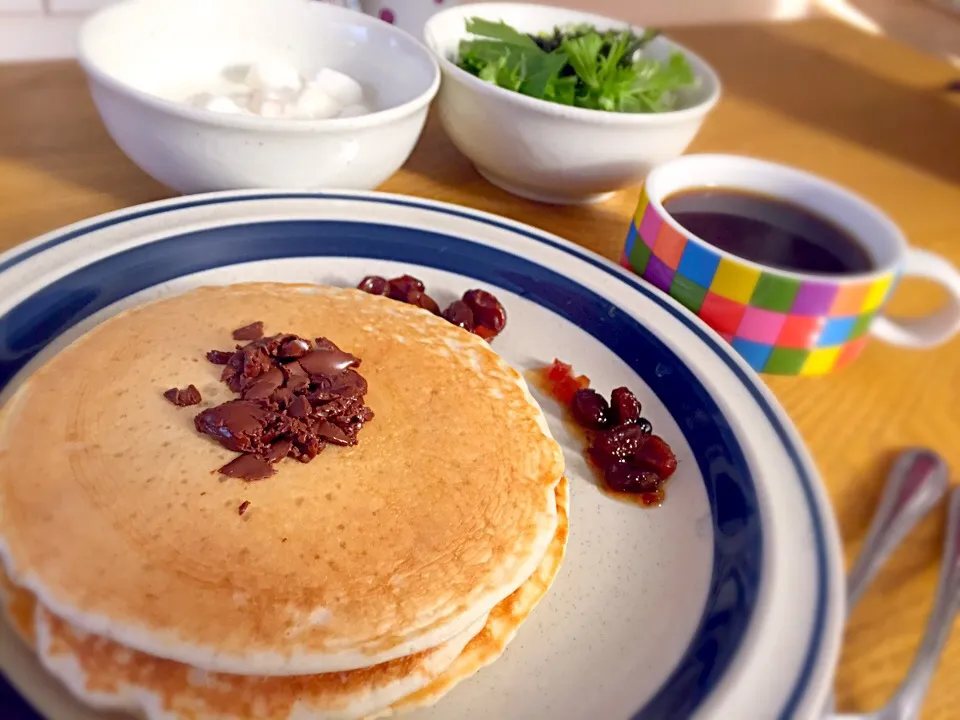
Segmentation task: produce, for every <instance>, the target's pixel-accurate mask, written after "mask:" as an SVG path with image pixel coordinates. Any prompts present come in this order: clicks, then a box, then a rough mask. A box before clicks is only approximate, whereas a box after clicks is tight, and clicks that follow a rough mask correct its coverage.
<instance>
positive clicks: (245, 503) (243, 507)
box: [237, 500, 250, 515]
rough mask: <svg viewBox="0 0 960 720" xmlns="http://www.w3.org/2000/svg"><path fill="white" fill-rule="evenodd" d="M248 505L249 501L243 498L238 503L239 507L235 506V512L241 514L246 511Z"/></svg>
mask: <svg viewBox="0 0 960 720" xmlns="http://www.w3.org/2000/svg"><path fill="white" fill-rule="evenodd" d="M248 507H250V501H249V500H244V501H243V502H242V503H240V507H238V508H237V514H238V515H243V514H244V513H245V512H246V511H247V508H248Z"/></svg>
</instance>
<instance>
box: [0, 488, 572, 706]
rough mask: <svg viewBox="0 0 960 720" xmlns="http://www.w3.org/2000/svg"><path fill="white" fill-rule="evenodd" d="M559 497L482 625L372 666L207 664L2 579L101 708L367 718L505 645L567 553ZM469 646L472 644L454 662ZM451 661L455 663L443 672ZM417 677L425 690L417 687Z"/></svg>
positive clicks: (22, 616)
mask: <svg viewBox="0 0 960 720" xmlns="http://www.w3.org/2000/svg"><path fill="white" fill-rule="evenodd" d="M556 498H557V508H558V515H559V521H558V525H557V531H556V533H555V534H554V537H553V540H552V542H551V543H550V546H549V547H548V549H547V552H546V554H545V555H544V559H543V561H542V562H541V564H540V566H539V567H538V568H537V570H536V572H534V574H533V575H532V576H531V577H530V578H529V579H528V580H527V581H526V582H525V583H524V584H523V585H521V586H520V588H519V589H517V590H516V591H515V592H514V593H513V594H512V595H510V597H508V598H507V599H505V600H503V601H502V602H501V603H499V604H498V605H497V606H496V607H495V608H494V609H493V610H492V611H491V613H490V616H489V617H488V619H487V622H486V625H485V626H484V627H483V629H482V631H481V632H480V633H479V634H477V633H476V632H475V631H474V632H468V633H467V637H464V638H462V639H461V638H458V640H457V641H451V642H450V643H447V644H446V646H442V647H441V648H440V649H437V650H431V651H427V652H425V653H421V654H419V655H414V656H411V657H406V658H400V659H398V660H393V661H391V662H388V663H384V664H383V665H378V666H375V667H372V668H366V669H363V670H353V671H348V672H343V673H328V674H323V675H308V676H293V677H274V678H257V677H251V676H240V675H225V674H215V673H204V672H203V671H198V670H195V669H194V668H191V667H189V666H186V665H183V664H181V663H177V662H173V661H169V660H162V659H159V658H155V657H152V656H150V655H146V654H144V653H140V652H137V651H131V650H129V649H127V648H125V647H123V646H121V645H118V644H117V643H115V642H112V641H110V640H107V639H104V638H101V637H97V636H95V635H89V634H86V633H83V632H81V631H78V630H76V629H75V628H73V627H71V626H70V625H69V623H66V622H64V621H63V620H60V619H59V618H57V617H56V616H55V615H52V614H51V613H50V612H49V611H48V610H46V609H45V608H43V607H42V606H40V605H37V603H36V601H35V598H34V597H33V596H32V595H31V594H30V593H29V592H28V591H25V590H23V589H21V588H17V587H14V586H12V585H9V584H8V583H5V582H4V580H5V578H3V577H2V573H0V587H4V586H5V592H4V593H3V594H4V596H5V597H6V599H7V608H8V612H9V611H11V610H13V609H14V608H15V609H16V617H17V618H18V620H17V622H16V625H17V626H18V627H20V631H21V632H28V633H30V634H33V632H34V631H33V620H34V617H35V622H36V627H37V631H36V636H37V637H38V638H39V640H38V642H37V643H35V644H36V646H37V649H38V651H39V653H40V657H41V659H42V661H43V664H44V665H45V666H46V667H47V668H48V669H49V670H50V671H51V672H52V673H53V674H54V675H55V676H56V677H57V678H59V679H60V680H62V681H63V682H64V683H65V684H66V685H67V686H68V687H69V688H70V690H71V692H73V694H74V695H76V696H77V697H78V698H80V699H81V700H84V701H86V702H88V703H91V704H94V705H96V706H98V707H101V708H110V709H124V710H129V711H140V712H142V713H143V714H144V715H145V716H146V717H147V718H148V720H214V719H215V718H216V719H217V720H222V719H226V718H254V717H255V718H258V719H260V720H288V719H289V718H293V717H296V718H310V719H311V720H323V719H324V718H358V717H362V716H364V715H367V714H369V713H371V712H374V711H379V710H382V709H383V708H384V707H386V706H388V705H390V703H393V702H395V701H398V700H399V698H403V700H399V702H397V704H396V705H394V708H401V709H406V708H408V707H416V706H420V705H423V704H429V703H433V702H435V701H436V700H437V699H439V697H440V696H441V695H443V694H445V693H446V692H448V691H449V690H450V689H451V688H452V687H453V686H454V685H455V684H456V683H457V682H459V681H460V680H462V679H464V678H465V677H468V676H469V675H471V674H473V672H475V671H476V670H477V669H479V668H480V667H483V666H484V665H487V664H489V663H490V662H492V661H493V660H494V659H496V657H498V656H499V655H500V654H501V653H502V651H503V649H504V647H505V646H506V644H507V643H508V642H509V641H510V640H511V639H512V638H513V636H514V635H515V634H516V631H517V629H518V627H519V626H520V624H521V623H522V622H523V621H524V620H525V619H526V617H527V616H528V615H529V613H530V611H531V610H533V608H534V606H535V605H536V604H537V603H538V602H539V600H540V599H541V598H542V597H543V595H544V594H545V593H546V592H547V589H548V588H549V586H550V584H551V583H552V581H553V578H554V577H555V576H556V573H557V571H558V570H559V567H560V563H561V561H562V559H563V554H564V549H565V547H566V541H567V535H568V530H567V527H568V525H567V516H568V512H567V505H568V501H569V495H568V486H567V481H566V479H563V480H561V482H560V483H559V484H558V485H557V488H556ZM24 620H26V622H23V621H24ZM24 626H25V627H24ZM470 637H472V639H470ZM468 640H469V643H468V642H467V641H468ZM464 645H466V646H467V650H466V651H464V653H463V655H461V656H460V657H459V658H456V660H455V661H454V664H453V665H452V666H451V665H450V662H451V660H453V659H454V656H456V655H457V654H458V653H460V651H461V650H463V648H464ZM448 646H449V647H448ZM446 667H449V670H447V671H446V672H443V670H444V668H446ZM411 685H416V686H419V687H420V688H423V689H422V690H419V691H411V690H410V689H409V688H410V686H411Z"/></svg>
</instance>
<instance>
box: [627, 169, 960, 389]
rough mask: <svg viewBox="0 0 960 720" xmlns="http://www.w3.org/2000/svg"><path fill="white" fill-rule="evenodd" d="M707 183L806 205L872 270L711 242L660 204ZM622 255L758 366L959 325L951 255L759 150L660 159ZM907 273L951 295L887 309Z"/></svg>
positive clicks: (959, 289)
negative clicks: (890, 313) (840, 232)
mask: <svg viewBox="0 0 960 720" xmlns="http://www.w3.org/2000/svg"><path fill="white" fill-rule="evenodd" d="M705 187H716V188H723V189H733V190H743V191H747V192H756V193H760V194H764V195H767V196H773V197H775V198H780V199H783V200H786V201H789V202H791V203H793V204H796V205H800V206H801V207H804V208H806V209H809V210H811V211H813V212H814V213H816V214H817V215H820V216H821V217H824V218H826V219H828V220H831V221H833V222H834V223H836V224H837V225H839V226H840V227H842V228H844V229H845V230H847V231H848V232H849V233H850V234H851V235H852V236H853V237H854V238H856V239H857V241H858V242H859V243H860V244H861V245H862V246H863V247H864V249H866V251H867V252H868V253H869V254H870V256H871V259H872V261H873V263H872V264H873V266H874V268H875V269H873V270H870V271H868V272H863V273H851V274H840V275H818V274H811V273H801V272H793V271H789V270H781V269H778V268H773V267H769V266H765V265H761V264H758V263H755V262H752V261H750V260H745V259H743V258H740V257H737V256H735V255H732V254H730V253H728V252H724V251H723V250H720V249H718V248H716V247H713V246H712V245H710V244H709V243H707V242H705V241H704V240H702V239H700V238H698V237H696V236H694V235H693V234H692V233H690V232H688V231H686V230H685V229H684V228H683V227H682V226H681V225H680V224H679V223H677V222H676V221H675V220H674V219H673V218H672V217H670V215H669V213H667V212H666V211H665V210H664V207H663V200H664V198H666V197H667V196H669V195H671V194H673V193H676V192H679V191H681V190H690V189H695V188H705ZM621 264H622V265H623V266H624V267H626V268H628V269H630V270H633V271H634V272H635V273H637V274H638V275H641V276H642V277H643V278H644V279H645V280H647V281H648V282H650V283H651V284H653V285H655V286H657V287H658V288H660V289H661V290H663V291H664V292H666V293H669V294H670V295H671V296H672V297H674V298H675V299H676V300H678V301H679V302H680V303H682V304H683V305H685V306H686V307H687V308H689V309H690V310H692V311H693V312H694V313H696V314H697V315H699V316H700V318H701V319H702V320H703V321H704V322H706V323H707V324H708V325H710V326H711V327H712V328H713V329H714V330H716V331H717V332H718V333H720V335H722V336H723V337H724V338H725V339H726V340H727V341H729V342H730V343H731V344H732V345H733V347H734V348H735V349H736V350H737V351H738V352H739V353H740V355H741V356H742V357H743V358H744V359H745V360H746V361H747V362H748V363H749V364H750V365H751V366H752V367H753V368H754V369H755V370H758V371H760V372H766V373H775V374H780V375H821V374H824V373H827V372H830V371H831V370H835V369H837V368H839V367H841V366H843V365H846V364H847V363H849V362H850V361H851V360H853V359H854V358H855V357H856V356H857V355H859V353H860V351H861V350H862V349H863V347H864V345H865V344H866V342H867V338H868V337H869V335H871V334H872V335H875V336H877V337H879V338H881V339H883V340H885V341H887V342H889V343H893V344H895V345H904V346H909V347H931V346H934V345H939V344H940V343H943V342H945V341H947V340H948V339H950V338H951V337H952V336H954V335H955V334H956V333H957V331H958V330H960V273H958V272H957V270H956V268H954V267H953V266H952V265H951V264H950V263H949V262H948V261H946V260H944V259H943V258H942V257H940V256H939V255H935V254H933V253H930V252H927V251H925V250H918V249H916V248H911V247H908V246H907V243H906V240H905V239H904V237H903V234H902V233H901V232H900V229H899V228H898V227H897V226H896V225H895V224H894V223H893V221H892V220H890V218H888V217H887V216H886V215H884V214H883V213H882V212H880V211H879V210H878V209H877V208H876V207H874V206H873V205H871V204H870V203H868V202H866V201H865V200H863V199H862V198H860V197H858V196H857V195H854V194H853V193H852V192H850V191H848V190H845V189H843V188H842V187H840V186H838V185H835V184H833V183H831V182H828V181H826V180H823V179H821V178H818V177H816V176H815V175H811V174H810V173H806V172H803V171H801V170H795V169H793V168H789V167H785V166H783V165H777V164H774V163H770V162H765V161H762V160H755V159H752V158H746V157H737V156H732V155H686V156H684V157H680V158H678V159H676V160H672V161H670V162H667V163H665V164H663V165H660V166H658V167H656V168H655V169H654V170H653V171H652V172H651V173H650V174H649V175H648V176H647V179H646V181H645V183H644V186H643V191H642V192H641V194H640V203H639V204H638V206H637V211H636V213H635V216H634V222H633V223H631V227H630V231H629V233H628V235H627V242H626V246H625V248H624V253H623V257H622V259H621ZM904 275H905V276H918V277H924V278H928V279H930V280H933V281H935V282H937V283H938V284H940V285H942V286H943V287H944V288H946V290H947V291H948V293H949V294H950V298H949V302H948V304H947V305H946V306H945V307H943V308H941V309H939V310H937V311H935V312H933V313H932V314H930V315H927V316H924V317H919V318H910V319H896V320H894V319H892V318H889V317H885V316H884V315H883V314H882V312H881V309H882V308H883V305H884V303H885V302H886V301H887V298H888V297H889V296H890V294H891V291H892V290H893V288H894V287H895V286H896V284H897V281H898V280H899V278H900V277H901V276H904Z"/></svg>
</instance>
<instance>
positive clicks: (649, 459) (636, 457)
mask: <svg viewBox="0 0 960 720" xmlns="http://www.w3.org/2000/svg"><path fill="white" fill-rule="evenodd" d="M630 427H636V426H630ZM631 463H632V464H633V465H635V466H636V467H638V468H640V469H641V470H650V471H652V472H655V473H656V474H657V475H659V476H660V477H661V478H662V479H663V480H666V479H667V478H668V477H670V476H671V475H673V473H674V471H675V470H676V469H677V456H676V455H674V454H673V450H671V449H670V446H669V445H667V443H666V441H665V440H664V439H663V438H662V437H660V436H659V435H647V436H646V442H644V443H643V444H642V446H641V447H639V448H638V449H637V451H636V452H635V453H634V454H633V457H632V458H631Z"/></svg>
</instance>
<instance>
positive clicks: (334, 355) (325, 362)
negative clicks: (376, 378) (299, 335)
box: [299, 338, 360, 377]
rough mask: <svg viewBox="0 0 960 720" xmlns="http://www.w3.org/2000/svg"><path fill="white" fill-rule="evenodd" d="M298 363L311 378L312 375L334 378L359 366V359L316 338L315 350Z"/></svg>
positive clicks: (324, 339) (322, 339)
mask: <svg viewBox="0 0 960 720" xmlns="http://www.w3.org/2000/svg"><path fill="white" fill-rule="evenodd" d="M321 343H323V344H321ZM299 363H300V367H302V368H303V369H304V370H306V371H307V372H308V373H309V374H310V376H311V377H312V376H314V375H321V376H323V375H325V376H327V377H335V376H337V375H339V374H340V373H342V372H343V371H344V370H347V369H349V368H353V367H357V366H358V365H359V364H360V358H358V357H356V356H355V355H351V354H350V353H348V352H344V351H343V350H341V349H340V348H338V347H337V346H336V345H334V344H333V343H331V342H330V341H329V340H327V339H326V338H317V349H316V350H314V351H313V352H310V353H307V354H306V355H304V356H303V357H301V358H300V360H299Z"/></svg>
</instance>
